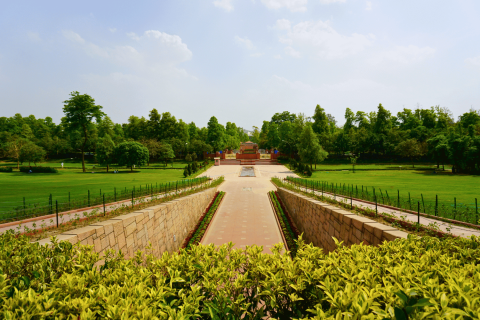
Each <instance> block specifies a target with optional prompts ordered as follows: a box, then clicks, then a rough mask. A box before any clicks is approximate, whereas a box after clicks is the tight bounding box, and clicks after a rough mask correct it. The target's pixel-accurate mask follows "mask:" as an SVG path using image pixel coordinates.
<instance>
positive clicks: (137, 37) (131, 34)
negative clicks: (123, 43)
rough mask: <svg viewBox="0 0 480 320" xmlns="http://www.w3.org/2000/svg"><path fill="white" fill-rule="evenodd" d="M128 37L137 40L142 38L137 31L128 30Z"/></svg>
mask: <svg viewBox="0 0 480 320" xmlns="http://www.w3.org/2000/svg"><path fill="white" fill-rule="evenodd" d="M127 37H129V38H130V39H132V40H135V41H138V40H140V37H139V36H137V34H136V33H135V32H128V33H127Z"/></svg>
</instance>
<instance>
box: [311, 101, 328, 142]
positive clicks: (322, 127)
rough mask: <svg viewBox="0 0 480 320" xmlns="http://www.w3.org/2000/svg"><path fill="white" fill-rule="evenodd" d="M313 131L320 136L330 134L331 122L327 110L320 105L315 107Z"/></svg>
mask: <svg viewBox="0 0 480 320" xmlns="http://www.w3.org/2000/svg"><path fill="white" fill-rule="evenodd" d="M313 121H314V122H313V131H315V133H317V134H318V135H323V134H328V133H329V129H330V122H329V120H328V116H327V114H326V113H325V110H324V109H323V108H322V107H320V105H319V104H317V106H316V107H315V113H314V114H313Z"/></svg>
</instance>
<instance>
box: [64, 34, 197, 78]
mask: <svg viewBox="0 0 480 320" xmlns="http://www.w3.org/2000/svg"><path fill="white" fill-rule="evenodd" d="M127 35H128V36H129V37H130V38H132V39H135V40H137V42H136V44H135V46H130V45H123V46H122V45H119V46H114V47H101V46H99V45H96V44H94V43H90V42H87V41H85V40H84V39H83V38H82V37H81V36H80V35H78V34H77V33H75V32H73V31H65V32H64V36H65V37H66V38H67V39H69V40H70V41H72V42H74V43H77V44H80V45H81V48H82V49H83V50H84V52H85V53H86V54H88V55H89V56H91V57H95V58H108V62H111V63H114V64H116V65H118V66H122V67H126V68H129V69H130V70H131V72H134V73H138V72H140V73H151V72H154V73H155V72H160V73H161V72H163V71H164V70H165V68H167V69H168V68H170V69H172V70H175V72H174V73H176V74H185V70H181V69H177V68H176V67H175V65H176V64H178V63H181V62H184V61H188V60H190V59H191V58H192V52H191V51H190V50H189V49H188V47H187V45H186V44H185V43H183V42H182V39H181V38H180V37H179V36H177V35H170V34H167V33H165V32H161V31H158V30H148V31H145V32H144V34H143V35H142V36H137V35H136V34H135V33H133V32H132V33H128V34H127Z"/></svg>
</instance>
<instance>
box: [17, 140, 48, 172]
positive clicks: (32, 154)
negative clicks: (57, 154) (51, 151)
mask: <svg viewBox="0 0 480 320" xmlns="http://www.w3.org/2000/svg"><path fill="white" fill-rule="evenodd" d="M46 154H47V153H46V152H45V149H43V148H42V147H39V146H37V145H36V144H35V143H33V142H31V141H29V142H27V143H26V144H25V145H24V146H23V147H22V148H21V149H20V162H24V161H28V165H30V162H33V163H34V164H35V166H37V162H40V161H42V160H43V159H44V158H45V155H46Z"/></svg>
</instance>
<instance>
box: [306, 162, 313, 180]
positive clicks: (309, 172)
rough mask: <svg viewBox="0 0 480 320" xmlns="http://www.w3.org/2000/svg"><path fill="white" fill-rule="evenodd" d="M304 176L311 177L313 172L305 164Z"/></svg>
mask: <svg viewBox="0 0 480 320" xmlns="http://www.w3.org/2000/svg"><path fill="white" fill-rule="evenodd" d="M305 172H306V173H305V174H306V175H307V177H311V176H312V174H313V172H312V168H311V167H310V166H309V165H308V164H307V165H305Z"/></svg>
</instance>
